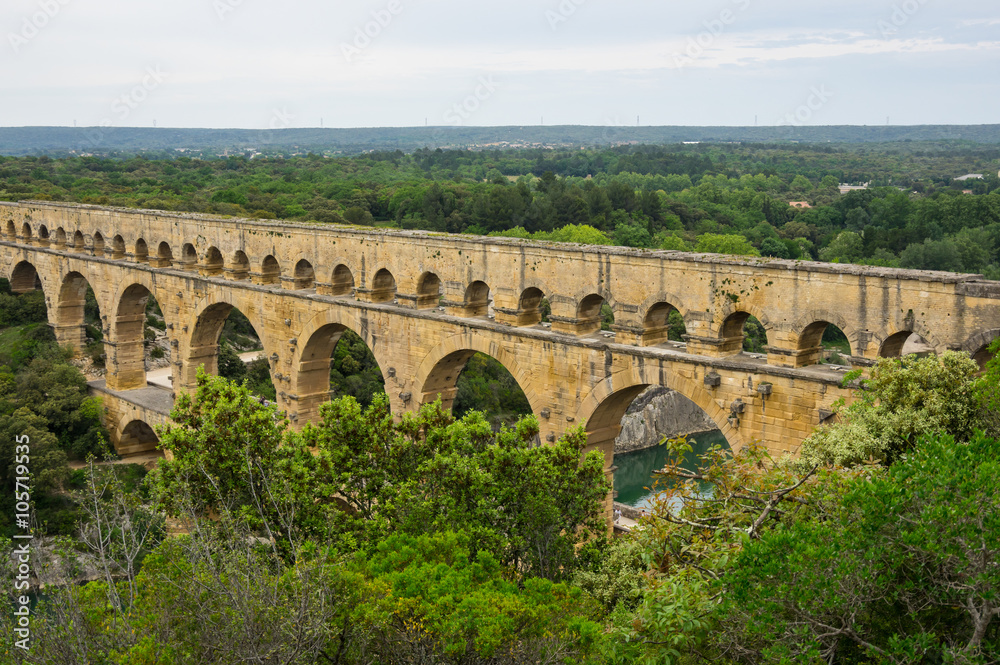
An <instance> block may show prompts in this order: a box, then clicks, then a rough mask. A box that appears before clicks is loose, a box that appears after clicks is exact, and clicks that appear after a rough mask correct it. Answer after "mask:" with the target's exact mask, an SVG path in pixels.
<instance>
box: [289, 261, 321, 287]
mask: <svg viewBox="0 0 1000 665" xmlns="http://www.w3.org/2000/svg"><path fill="white" fill-rule="evenodd" d="M315 286H316V271H314V270H313V267H312V264H311V263H309V262H308V261H306V260H305V259H300V260H299V262H298V263H296V264H295V281H294V283H293V285H292V288H294V289H295V290H296V291H303V290H306V289H312V288H315Z"/></svg>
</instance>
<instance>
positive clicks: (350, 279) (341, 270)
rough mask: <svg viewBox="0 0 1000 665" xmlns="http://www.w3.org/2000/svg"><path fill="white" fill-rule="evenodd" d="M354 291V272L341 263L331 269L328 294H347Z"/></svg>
mask: <svg viewBox="0 0 1000 665" xmlns="http://www.w3.org/2000/svg"><path fill="white" fill-rule="evenodd" d="M352 293H354V274H353V273H352V272H351V269H350V268H348V267H347V266H345V265H344V264H343V263H341V264H340V265H338V266H337V267H336V268H334V269H333V279H332V284H331V286H330V295H333V296H349V295H351V294H352Z"/></svg>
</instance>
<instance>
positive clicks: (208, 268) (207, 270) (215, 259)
mask: <svg viewBox="0 0 1000 665" xmlns="http://www.w3.org/2000/svg"><path fill="white" fill-rule="evenodd" d="M225 263H226V262H225V260H224V259H223V258H222V252H220V251H219V249H218V248H217V247H209V248H208V251H206V252H205V260H204V261H203V262H202V264H201V274H202V275H204V276H206V277H212V276H214V275H221V274H222V271H223V270H224V269H225Z"/></svg>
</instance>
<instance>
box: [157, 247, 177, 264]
mask: <svg viewBox="0 0 1000 665" xmlns="http://www.w3.org/2000/svg"><path fill="white" fill-rule="evenodd" d="M156 261H157V267H159V268H169V267H171V266H172V265H174V253H173V251H171V249H170V245H169V244H168V243H167V242H166V241H164V242H161V243H160V244H159V246H158V247H157V248H156Z"/></svg>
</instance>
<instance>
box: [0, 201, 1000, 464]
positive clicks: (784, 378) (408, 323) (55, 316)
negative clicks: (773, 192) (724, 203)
mask: <svg viewBox="0 0 1000 665" xmlns="http://www.w3.org/2000/svg"><path fill="white" fill-rule="evenodd" d="M0 231H2V232H3V236H2V239H0V248H2V249H0V251H2V265H3V266H4V271H3V275H4V276H6V277H8V278H9V279H10V281H11V285H12V288H13V289H14V290H15V291H17V292H22V291H25V290H30V289H33V288H35V287H36V284H38V283H39V281H40V284H41V288H42V289H43V290H44V292H45V299H46V303H47V305H48V308H49V309H48V311H49V317H50V323H51V325H52V326H53V327H54V329H55V331H56V336H57V338H58V339H59V341H60V342H62V343H64V344H73V345H77V346H79V345H81V344H82V343H83V341H84V328H83V308H84V294H85V292H86V287H87V284H88V283H89V284H90V285H91V286H92V287H93V289H94V292H95V293H96V296H97V300H98V302H99V305H100V310H101V314H102V316H103V322H104V323H103V327H104V335H105V344H106V351H107V390H108V391H109V392H108V394H107V395H106V400H105V405H106V406H107V407H108V413H109V420H110V421H111V422H110V423H109V425H110V429H112V430H113V432H114V433H113V437H114V438H115V443H116V445H119V446H120V449H128V448H132V447H133V446H132V445H131V444H134V443H135V440H134V439H135V438H136V437H138V439H139V440H141V439H142V438H143V432H145V433H147V434H148V427H145V425H144V424H143V422H142V421H146V420H153V421H162V420H163V418H164V416H163V412H164V411H165V410H166V407H163V408H160V409H159V410H157V409H155V408H153V409H150V408H148V405H146V406H142V405H144V404H146V402H144V400H140V399H132V397H130V396H136V397H137V396H139V395H142V394H144V393H148V391H149V390H152V389H150V388H147V387H146V376H145V371H144V366H143V320H144V311H145V303H146V299H147V297H148V296H149V295H150V294H152V295H154V296H155V297H156V299H157V301H158V302H159V303H160V306H161V309H162V311H163V314H164V317H165V319H166V323H167V332H168V335H169V338H170V344H171V346H172V360H173V364H174V366H175V367H174V372H173V375H174V390H175V391H178V390H188V389H190V388H191V387H192V386H193V385H194V383H195V375H196V371H197V368H198V366H199V365H202V364H204V365H205V367H206V369H207V370H208V371H209V372H215V371H216V369H217V352H218V341H219V336H220V333H221V331H222V326H223V323H224V321H225V319H226V317H227V315H228V314H229V311H230V309H231V307H233V306H235V307H238V308H239V309H240V310H241V311H242V312H243V313H244V314H245V315H246V316H247V317H249V319H250V321H251V322H252V323H253V325H254V326H255V328H256V330H257V331H258V333H259V335H260V338H261V340H262V342H263V345H264V350H265V354H266V355H267V357H268V358H269V359H270V366H271V374H272V377H273V379H274V383H275V386H276V388H277V391H278V394H279V397H278V400H279V403H280V407H281V408H282V409H284V410H286V411H287V412H288V414H289V416H290V418H291V419H292V421H293V422H294V423H296V424H298V425H301V424H303V423H305V422H306V421H309V420H311V419H313V418H315V417H316V416H317V410H318V407H319V405H320V404H321V403H322V402H324V401H326V400H327V399H328V397H329V391H330V383H329V373H330V356H331V353H332V351H333V349H334V346H335V345H336V343H337V341H338V339H339V337H340V335H341V333H342V332H343V331H344V330H347V329H350V330H353V331H354V332H356V333H357V334H358V335H360V337H361V338H362V339H363V340H364V341H365V342H366V344H367V345H368V347H369V348H370V349H371V351H372V353H373V354H374V356H375V358H376V360H377V361H378V364H379V366H380V368H381V369H382V372H383V375H384V376H385V379H386V391H387V393H388V395H389V398H390V401H391V404H392V408H393V411H394V412H396V413H400V412H403V411H406V410H414V409H416V408H418V407H419V406H420V405H421V404H422V403H424V402H427V401H430V400H434V399H436V398H437V397H438V396H439V395H440V396H441V397H442V398H443V401H444V403H445V404H446V405H450V403H451V402H452V400H453V398H454V395H455V392H456V381H457V379H458V375H459V373H460V372H461V370H462V368H463V367H464V365H465V363H466V361H467V360H468V359H469V358H470V357H471V356H472V354H473V353H475V352H477V351H480V352H483V353H486V354H489V355H491V356H493V357H494V358H496V359H497V360H499V361H500V362H501V363H503V365H504V366H505V367H506V368H507V369H508V370H509V371H510V372H511V374H513V375H514V377H515V378H516V379H517V381H518V383H520V385H521V387H522V388H523V389H524V392H525V394H526V395H527V398H528V401H529V402H530V404H531V408H532V410H533V411H534V413H535V414H536V415H537V416H538V418H539V421H540V423H541V427H542V437H543V439H545V440H548V441H553V440H554V439H555V437H557V436H559V435H560V434H561V433H562V432H563V431H564V430H565V429H566V428H567V427H569V426H573V425H578V424H581V423H585V426H586V431H587V433H588V436H589V443H590V444H591V445H592V446H593V447H595V448H598V449H600V450H602V451H604V453H605V456H606V460H607V466H608V468H609V469H610V467H611V464H612V456H613V444H614V439H615V437H616V435H617V434H618V432H619V429H620V421H621V418H622V416H623V414H624V412H625V410H626V409H627V408H628V406H629V404H630V403H631V401H632V400H633V399H634V398H635V397H636V396H637V395H638V394H639V393H640V392H641V391H642V390H644V389H645V388H646V387H648V386H651V385H662V386H666V387H668V388H672V389H674V390H677V391H679V392H680V393H682V394H683V395H685V396H687V397H688V398H690V399H691V400H693V401H694V402H695V403H696V404H698V406H700V407H701V408H702V409H704V410H705V411H706V412H707V413H708V415H709V416H710V417H711V418H712V419H713V420H714V421H715V422H716V423H717V424H718V425H719V427H720V429H721V430H722V432H723V433H724V434H725V436H726V437H727V439H728V440H729V442H730V443H731V444H732V445H733V446H734V447H738V446H741V445H743V444H745V443H747V442H749V441H750V440H753V439H758V440H761V441H763V442H764V443H765V444H766V445H767V446H768V447H769V449H770V450H772V451H773V452H776V453H780V452H785V451H794V450H795V449H796V448H797V447H798V445H799V444H800V443H801V441H802V439H803V438H804V437H805V436H806V435H807V434H808V433H809V432H810V431H811V430H812V428H813V427H815V426H816V425H817V424H819V423H820V421H821V420H822V419H823V418H824V417H825V416H827V415H829V412H828V411H827V409H828V408H829V407H830V405H831V404H832V403H833V402H834V401H835V400H837V399H838V398H840V397H842V396H844V395H845V392H844V391H843V390H842V389H841V388H840V387H839V386H840V382H841V378H842V374H841V373H839V372H837V371H835V370H831V369H828V368H825V367H823V366H818V365H817V364H816V363H817V362H818V359H819V356H820V351H821V348H820V339H821V337H822V334H823V331H824V329H825V328H826V326H827V325H828V324H834V325H836V326H838V327H839V328H841V329H842V330H843V331H844V332H845V333H846V335H847V337H848V338H849V340H850V343H851V348H852V353H853V356H854V360H855V362H856V363H865V362H871V361H873V360H874V359H875V358H877V357H879V356H880V355H882V356H892V355H898V354H899V352H900V349H901V347H902V344H903V341H904V340H905V339H906V338H907V337H908V336H909V335H911V333H914V332H915V333H917V334H919V335H920V336H922V337H923V338H924V339H925V340H926V341H927V342H928V343H929V344H930V345H931V346H933V347H934V348H935V349H936V350H938V351H943V350H945V349H964V350H966V351H969V352H970V353H972V354H976V353H980V352H982V350H983V348H984V347H985V345H986V344H988V343H989V342H990V341H991V340H992V339H993V338H994V337H996V336H998V335H1000V282H989V281H985V280H983V279H982V278H981V277H979V276H975V275H956V274H949V273H935V272H917V271H900V270H889V269H880V268H864V267H858V266H844V265H827V264H819V263H808V262H792V261H780V260H739V259H735V258H732V257H724V256H714V255H697V254H686V253H676V252H650V251H641V250H631V249H623V248H613V247H590V246H577V245H568V244H556V243H551V244H544V243H530V242H523V241H520V240H514V239H498V238H482V237H467V236H451V235H444V234H441V235H437V234H431V233H422V232H408V231H382V230H378V229H370V228H365V229H359V228H350V227H339V226H330V225H306V224H284V223H281V224H279V223H269V222H260V221H247V220H239V219H220V218H213V217H207V216H201V215H182V214H168V213H162V212H155V211H138V210H123V209H110V208H103V207H94V206H83V205H65V204H55V203H46V202H21V203H19V204H4V205H0ZM543 297H544V298H547V299H548V301H549V303H550V304H551V312H552V313H551V316H550V321H551V325H548V324H542V323H540V314H539V309H538V307H539V303H540V301H541V300H542V298H543ZM491 298H492V307H491V306H490V299H491ZM604 302H607V303H608V304H609V305H610V306H611V308H612V310H613V311H614V315H615V326H614V328H613V331H614V334H611V333H602V332H600V314H601V307H602V304H603V303H604ZM673 309H677V310H678V311H679V313H680V314H681V315H682V316H683V318H684V322H685V324H686V328H687V333H688V335H687V337H686V344H674V343H670V342H668V341H667V331H668V315H669V313H670V312H671V310H673ZM491 313H492V316H491ZM751 315H752V316H755V317H756V318H757V319H759V320H760V321H761V322H762V323H763V325H764V327H765V328H766V330H767V335H768V340H769V343H770V346H769V347H768V352H767V355H766V357H764V356H759V357H752V356H748V355H746V354H743V353H742V352H741V349H742V326H743V323H744V322H745V320H746V319H747V317H749V316H751ZM116 396H117V397H116ZM147 401H148V400H147ZM130 404H131V406H129V405H130ZM166 405H167V406H169V400H167V402H166ZM129 413H134V414H137V415H136V417H134V418H132V417H130V416H127V415H125V414H129ZM137 428H138V429H137ZM125 439H129V440H128V441H126V440H125Z"/></svg>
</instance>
